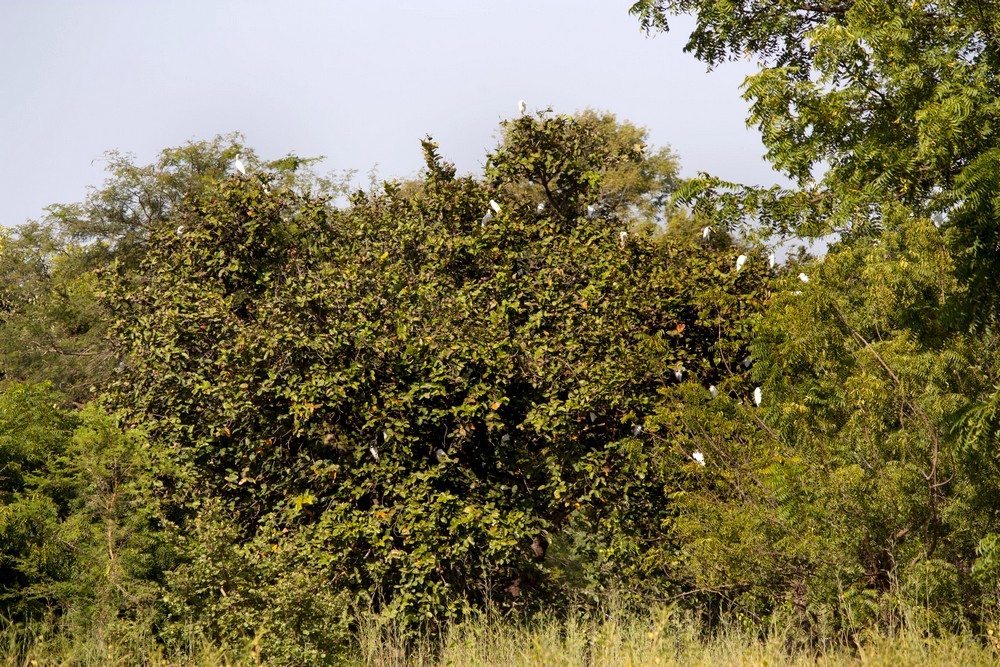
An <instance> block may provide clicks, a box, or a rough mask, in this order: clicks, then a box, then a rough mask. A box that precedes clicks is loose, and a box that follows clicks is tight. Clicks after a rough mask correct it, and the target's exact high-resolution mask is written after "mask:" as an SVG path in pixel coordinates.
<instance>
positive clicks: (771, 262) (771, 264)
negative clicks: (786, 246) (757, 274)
mask: <svg viewBox="0 0 1000 667" xmlns="http://www.w3.org/2000/svg"><path fill="white" fill-rule="evenodd" d="M767 268H769V269H773V268H774V253H773V252H772V253H771V254H770V255H768V256H767Z"/></svg>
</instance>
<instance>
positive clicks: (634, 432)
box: [632, 424, 642, 436]
mask: <svg viewBox="0 0 1000 667" xmlns="http://www.w3.org/2000/svg"><path fill="white" fill-rule="evenodd" d="M641 433H642V427H641V426H639V425H638V424H636V425H635V426H633V427H632V435H635V436H638V435H639V434H641Z"/></svg>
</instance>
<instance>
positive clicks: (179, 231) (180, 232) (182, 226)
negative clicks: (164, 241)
mask: <svg viewBox="0 0 1000 667" xmlns="http://www.w3.org/2000/svg"><path fill="white" fill-rule="evenodd" d="M183 233H184V225H181V226H180V227H178V228H177V236H180V235H181V234H183Z"/></svg>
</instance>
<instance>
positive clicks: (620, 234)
mask: <svg viewBox="0 0 1000 667" xmlns="http://www.w3.org/2000/svg"><path fill="white" fill-rule="evenodd" d="M626 238H628V232H626V231H624V230H622V231H620V232H618V240H619V241H620V242H621V244H622V245H625V239H626Z"/></svg>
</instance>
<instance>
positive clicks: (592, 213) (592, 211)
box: [587, 204, 597, 218]
mask: <svg viewBox="0 0 1000 667" xmlns="http://www.w3.org/2000/svg"><path fill="white" fill-rule="evenodd" d="M596 214H597V208H596V207H595V206H594V205H593V204H587V217H588V218H593V217H594V216H595V215H596Z"/></svg>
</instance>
